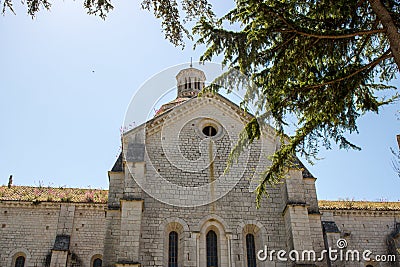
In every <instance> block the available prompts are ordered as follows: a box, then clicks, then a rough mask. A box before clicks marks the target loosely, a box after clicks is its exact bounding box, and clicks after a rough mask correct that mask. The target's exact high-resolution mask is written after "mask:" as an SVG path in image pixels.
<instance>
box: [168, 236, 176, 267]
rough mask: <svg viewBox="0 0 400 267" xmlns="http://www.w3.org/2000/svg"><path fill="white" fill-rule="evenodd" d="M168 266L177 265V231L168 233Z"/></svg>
mask: <svg viewBox="0 0 400 267" xmlns="http://www.w3.org/2000/svg"><path fill="white" fill-rule="evenodd" d="M168 267H178V233H177V232H171V233H169V241H168Z"/></svg>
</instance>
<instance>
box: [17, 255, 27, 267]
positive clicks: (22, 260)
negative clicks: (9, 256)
mask: <svg viewBox="0 0 400 267" xmlns="http://www.w3.org/2000/svg"><path fill="white" fill-rule="evenodd" d="M24 266H25V257H24V256H19V257H18V258H17V259H16V260H15V267H24Z"/></svg>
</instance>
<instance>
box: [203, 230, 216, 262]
mask: <svg viewBox="0 0 400 267" xmlns="http://www.w3.org/2000/svg"><path fill="white" fill-rule="evenodd" d="M206 250H207V267H217V266H218V243H217V234H216V233H215V232H214V231H213V230H210V231H209V232H208V233H207V236H206Z"/></svg>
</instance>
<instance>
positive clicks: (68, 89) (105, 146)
mask: <svg viewBox="0 0 400 267" xmlns="http://www.w3.org/2000/svg"><path fill="white" fill-rule="evenodd" d="M15 6H16V11H17V15H16V16H14V15H13V14H11V13H10V12H8V13H7V14H6V16H4V17H3V16H1V17H0V36H1V40H2V42H1V46H0V47H1V50H0V51H1V52H0V53H1V58H0V77H1V83H0V122H1V131H0V184H7V181H8V177H9V175H10V174H13V176H14V184H18V185H38V184H39V183H41V184H43V185H45V186H47V185H51V186H70V187H88V186H90V187H91V188H107V187H108V178H107V171H108V170H110V168H111V167H112V165H113V163H114V161H115V160H116V156H117V154H118V151H119V145H120V131H119V129H120V127H121V125H122V124H123V119H124V114H125V111H126V108H127V106H128V104H129V102H130V99H131V97H132V95H133V93H134V92H135V90H137V88H139V87H140V85H141V84H142V83H143V82H145V81H146V79H148V78H149V77H151V76H152V75H154V74H156V73H158V72H159V71H161V70H163V69H165V68H167V67H170V66H173V65H176V64H181V63H184V62H188V61H189V59H190V57H193V58H194V59H195V60H196V59H198V58H199V56H200V54H201V52H202V51H203V50H204V48H203V47H199V49H197V50H196V51H193V50H192V48H191V47H192V44H190V43H189V44H188V46H187V48H186V49H185V50H182V49H181V48H176V47H174V46H173V45H171V44H170V43H168V42H167V41H166V40H165V39H164V37H163V34H162V32H161V28H160V22H159V21H157V20H156V19H155V18H154V17H153V16H152V14H150V13H148V12H146V11H143V10H141V9H140V4H139V2H138V1H123V2H118V3H115V10H114V11H112V12H111V13H110V15H109V17H108V18H107V20H106V21H103V20H101V19H100V18H98V17H93V16H89V15H86V13H85V11H84V9H83V7H82V3H81V1H70V0H67V1H57V2H54V3H53V7H52V9H51V12H47V11H43V12H40V13H39V14H38V16H37V18H36V19H35V20H32V19H31V18H30V17H29V16H28V15H26V11H25V10H24V9H23V7H21V6H20V3H19V1H15ZM222 9H223V7H219V10H222ZM396 84H397V85H398V86H399V82H397V83H396ZM398 109H399V106H398V103H397V106H396V105H392V106H388V107H386V108H384V109H383V110H382V111H381V112H380V114H379V115H375V114H366V116H364V117H363V118H362V119H360V120H359V123H360V127H359V130H360V134H358V135H352V136H351V140H352V141H353V142H354V143H356V144H357V145H359V146H361V147H362V148H363V150H362V151H338V150H336V149H335V150H332V151H322V152H321V155H320V156H321V157H323V158H324V159H323V160H321V161H318V162H316V165H314V166H311V167H309V169H310V171H311V172H312V173H313V174H314V176H316V177H317V178H318V180H317V190H318V196H319V198H320V199H338V198H342V199H344V198H350V199H351V198H354V199H361V200H363V199H364V200H379V199H387V200H400V195H399V193H398V189H399V188H400V178H399V177H398V176H397V175H396V174H395V173H394V171H393V169H392V167H391V160H392V158H393V157H392V155H391V153H390V150H389V148H390V147H394V148H397V144H396V140H395V135H396V134H398V133H400V127H399V126H400V121H399V120H396V117H395V112H396V110H398ZM137 112H141V110H140V108H138V110H137Z"/></svg>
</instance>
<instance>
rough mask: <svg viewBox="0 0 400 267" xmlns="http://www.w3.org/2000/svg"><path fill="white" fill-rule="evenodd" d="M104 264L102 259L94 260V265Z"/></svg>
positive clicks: (94, 266)
mask: <svg viewBox="0 0 400 267" xmlns="http://www.w3.org/2000/svg"><path fill="white" fill-rule="evenodd" d="M102 264H103V261H102V260H101V259H98V258H97V259H95V260H94V261H93V267H101V265H102Z"/></svg>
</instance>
